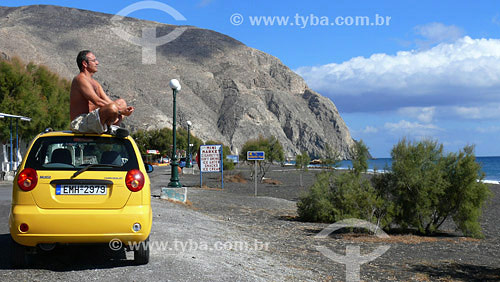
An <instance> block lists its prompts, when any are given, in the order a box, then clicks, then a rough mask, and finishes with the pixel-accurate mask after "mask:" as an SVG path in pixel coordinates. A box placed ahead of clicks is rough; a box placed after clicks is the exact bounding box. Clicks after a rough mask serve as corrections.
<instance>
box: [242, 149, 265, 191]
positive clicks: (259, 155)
mask: <svg viewBox="0 0 500 282" xmlns="http://www.w3.org/2000/svg"><path fill="white" fill-rule="evenodd" d="M265 159H266V154H265V152H264V151H248V152H247V161H254V174H253V177H254V180H255V196H257V161H263V160H265Z"/></svg>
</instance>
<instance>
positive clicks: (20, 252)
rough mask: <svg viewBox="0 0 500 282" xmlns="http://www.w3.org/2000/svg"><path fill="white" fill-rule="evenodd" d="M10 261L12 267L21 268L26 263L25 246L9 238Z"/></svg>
mask: <svg viewBox="0 0 500 282" xmlns="http://www.w3.org/2000/svg"><path fill="white" fill-rule="evenodd" d="M10 263H11V265H12V267H13V268H23V267H25V266H26V265H27V260H26V247H25V246H23V245H21V244H19V243H17V242H16V241H14V239H12V238H11V244H10Z"/></svg>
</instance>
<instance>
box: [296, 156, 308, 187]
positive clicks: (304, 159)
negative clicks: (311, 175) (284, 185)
mask: <svg viewBox="0 0 500 282" xmlns="http://www.w3.org/2000/svg"><path fill="white" fill-rule="evenodd" d="M309 162H311V158H310V157H309V155H308V154H307V152H306V151H302V152H301V154H299V155H297V156H295V168H296V169H298V170H300V186H301V187H302V186H304V180H303V178H304V177H303V174H304V172H305V171H307V166H308V165H309Z"/></svg>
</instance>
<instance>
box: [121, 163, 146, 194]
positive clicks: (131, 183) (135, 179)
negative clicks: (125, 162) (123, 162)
mask: <svg viewBox="0 0 500 282" xmlns="http://www.w3.org/2000/svg"><path fill="white" fill-rule="evenodd" d="M125 184H126V185H127V188H128V189H129V190H130V191H132V192H137V191H140V190H141V189H142V187H144V174H142V172H141V171H140V170H138V169H132V170H129V171H128V172H127V176H125Z"/></svg>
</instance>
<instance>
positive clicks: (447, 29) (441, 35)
mask: <svg viewBox="0 0 500 282" xmlns="http://www.w3.org/2000/svg"><path fill="white" fill-rule="evenodd" d="M415 32H416V33H417V34H419V35H421V36H422V37H423V38H424V40H417V45H419V46H421V47H429V46H430V45H433V44H436V43H442V42H453V41H456V40H457V39H459V38H460V37H462V36H463V35H464V31H463V30H462V29H461V28H459V27H457V26H454V25H449V26H447V25H444V24H442V23H429V24H426V25H419V26H416V27H415Z"/></svg>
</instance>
